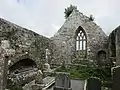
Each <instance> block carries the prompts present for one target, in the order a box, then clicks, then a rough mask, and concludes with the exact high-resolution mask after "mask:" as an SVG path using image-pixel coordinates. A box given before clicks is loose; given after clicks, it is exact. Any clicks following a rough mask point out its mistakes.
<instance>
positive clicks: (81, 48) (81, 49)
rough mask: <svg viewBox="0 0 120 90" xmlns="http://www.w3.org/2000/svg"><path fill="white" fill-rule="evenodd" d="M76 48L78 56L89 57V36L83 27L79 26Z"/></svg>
mask: <svg viewBox="0 0 120 90" xmlns="http://www.w3.org/2000/svg"><path fill="white" fill-rule="evenodd" d="M75 40H76V42H75V47H76V48H75V49H76V54H77V57H79V58H86V57H87V36H86V33H85V31H84V29H83V28H82V27H80V26H79V27H78V29H77V30H76V35H75Z"/></svg>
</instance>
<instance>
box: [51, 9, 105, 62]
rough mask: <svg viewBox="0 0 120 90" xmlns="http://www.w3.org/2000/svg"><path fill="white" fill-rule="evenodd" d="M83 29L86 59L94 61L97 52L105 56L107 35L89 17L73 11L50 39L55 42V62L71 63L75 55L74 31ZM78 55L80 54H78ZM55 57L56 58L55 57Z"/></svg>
mask: <svg viewBox="0 0 120 90" xmlns="http://www.w3.org/2000/svg"><path fill="white" fill-rule="evenodd" d="M80 28H81V29H83V31H84V32H85V33H86V36H87V49H86V50H87V59H91V60H96V59H97V56H98V52H99V51H104V52H105V53H106V55H107V35H106V34H105V33H104V32H103V31H102V29H101V28H100V27H99V26H98V25H96V24H95V23H94V22H93V21H90V20H89V17H87V16H85V15H83V14H82V13H80V12H79V11H77V10H74V11H73V12H72V13H71V15H70V16H69V17H68V18H67V19H66V21H65V23H64V24H63V25H62V27H61V28H60V29H59V30H58V32H57V33H56V34H55V35H54V37H52V38H51V39H52V40H53V41H54V42H55V44H56V48H55V53H54V54H55V55H54V58H55V59H56V60H58V61H59V60H62V59H65V60H66V62H71V59H73V57H74V56H75V54H76V38H75V36H76V31H77V30H78V29H80ZM79 53H80V52H79ZM56 56H57V57H56Z"/></svg>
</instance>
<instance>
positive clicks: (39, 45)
mask: <svg viewBox="0 0 120 90" xmlns="http://www.w3.org/2000/svg"><path fill="white" fill-rule="evenodd" d="M2 40H8V41H9V42H10V48H11V49H13V50H15V54H14V55H13V56H12V57H11V58H10V60H11V65H13V64H14V63H16V62H18V61H19V60H21V59H26V58H29V59H32V60H33V61H35V62H36V64H37V66H38V67H39V68H40V67H41V63H42V62H44V60H45V49H46V48H48V49H50V50H51V46H50V45H51V44H50V43H51V40H50V39H49V38H46V37H44V36H41V35H39V34H37V33H35V32H33V31H31V30H27V29H25V28H22V27H20V26H17V25H15V24H13V23H11V22H8V21H6V20H4V19H0V42H1V41H2Z"/></svg>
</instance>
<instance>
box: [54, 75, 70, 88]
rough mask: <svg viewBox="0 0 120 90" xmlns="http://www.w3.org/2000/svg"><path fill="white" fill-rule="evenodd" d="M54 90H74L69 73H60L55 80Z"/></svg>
mask: <svg viewBox="0 0 120 90" xmlns="http://www.w3.org/2000/svg"><path fill="white" fill-rule="evenodd" d="M54 90H72V88H71V80H70V74H68V73H58V75H57V77H56V78H55V87H54Z"/></svg>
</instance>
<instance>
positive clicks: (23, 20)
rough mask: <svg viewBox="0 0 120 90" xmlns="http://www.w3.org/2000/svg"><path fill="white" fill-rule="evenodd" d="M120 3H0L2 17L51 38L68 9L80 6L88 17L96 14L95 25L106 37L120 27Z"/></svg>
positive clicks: (79, 0)
mask: <svg viewBox="0 0 120 90" xmlns="http://www.w3.org/2000/svg"><path fill="white" fill-rule="evenodd" d="M119 3H120V1H119V0H90V1H88V0H59V1H58V0H19V3H18V2H17V0H0V15H1V16H0V17H3V18H5V19H7V20H9V21H11V22H14V23H16V24H18V25H20V26H23V27H26V28H28V29H32V30H34V31H35V32H37V33H39V34H41V35H45V36H48V37H51V36H53V35H54V34H55V32H57V30H58V29H59V28H60V26H61V25H62V24H63V23H64V8H66V7H67V6H69V5H70V4H74V5H76V6H78V9H79V11H81V12H83V13H84V14H85V15H90V14H93V16H94V17H95V22H96V23H97V24H98V25H100V26H101V28H103V30H104V31H105V32H106V33H109V32H111V30H113V29H114V28H115V27H117V26H118V25H119V23H120V21H119V20H120V17H119V16H120V6H119Z"/></svg>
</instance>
